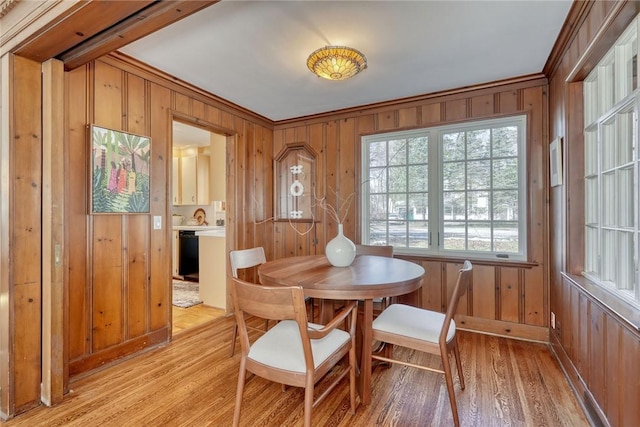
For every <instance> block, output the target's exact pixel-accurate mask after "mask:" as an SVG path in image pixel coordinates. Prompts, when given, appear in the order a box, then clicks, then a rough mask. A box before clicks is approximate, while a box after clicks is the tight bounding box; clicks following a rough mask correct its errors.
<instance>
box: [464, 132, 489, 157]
mask: <svg viewBox="0 0 640 427" xmlns="http://www.w3.org/2000/svg"><path fill="white" fill-rule="evenodd" d="M490 153H491V132H490V131H489V129H482V130H476V131H471V132H469V133H467V158H468V159H486V158H488V157H489V156H490Z"/></svg>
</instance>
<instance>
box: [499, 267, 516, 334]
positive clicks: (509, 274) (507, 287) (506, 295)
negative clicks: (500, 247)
mask: <svg viewBox="0 0 640 427" xmlns="http://www.w3.org/2000/svg"><path fill="white" fill-rule="evenodd" d="M518 278H519V274H518V269H517V268H510V267H500V319H501V320H506V321H508V322H518V320H519V310H518V306H519V301H520V292H519V280H518Z"/></svg>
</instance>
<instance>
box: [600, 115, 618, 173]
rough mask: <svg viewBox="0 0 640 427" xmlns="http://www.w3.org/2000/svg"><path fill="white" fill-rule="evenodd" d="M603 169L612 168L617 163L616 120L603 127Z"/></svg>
mask: <svg viewBox="0 0 640 427" xmlns="http://www.w3.org/2000/svg"><path fill="white" fill-rule="evenodd" d="M601 150H602V153H601V157H602V169H603V170H604V171H606V170H609V169H611V168H612V167H614V166H615V165H616V127H615V123H614V122H609V123H605V125H604V126H603V127H602V148H601Z"/></svg>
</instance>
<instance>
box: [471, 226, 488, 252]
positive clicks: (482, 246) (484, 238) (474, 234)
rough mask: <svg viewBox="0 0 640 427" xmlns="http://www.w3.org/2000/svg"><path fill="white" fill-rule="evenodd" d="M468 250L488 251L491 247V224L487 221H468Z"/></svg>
mask: <svg viewBox="0 0 640 427" xmlns="http://www.w3.org/2000/svg"><path fill="white" fill-rule="evenodd" d="M467 245H468V250H470V251H490V250H491V249H492V248H491V226H490V225H489V223H488V222H472V223H469V232H468V242H467Z"/></svg>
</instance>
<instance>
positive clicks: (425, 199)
mask: <svg viewBox="0 0 640 427" xmlns="http://www.w3.org/2000/svg"><path fill="white" fill-rule="evenodd" d="M409 206H410V207H411V210H410V211H409V214H408V216H407V219H409V220H427V219H429V193H409Z"/></svg>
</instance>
